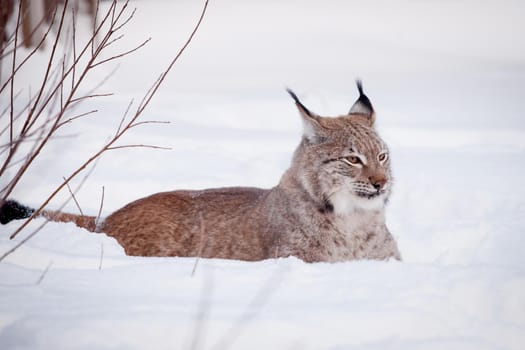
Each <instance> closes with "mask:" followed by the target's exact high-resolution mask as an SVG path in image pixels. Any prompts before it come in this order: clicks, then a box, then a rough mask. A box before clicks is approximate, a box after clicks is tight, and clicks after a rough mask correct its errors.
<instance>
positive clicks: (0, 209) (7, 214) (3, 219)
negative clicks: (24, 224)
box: [0, 200, 35, 225]
mask: <svg viewBox="0 0 525 350" xmlns="http://www.w3.org/2000/svg"><path fill="white" fill-rule="evenodd" d="M34 212H35V210H34V209H31V208H29V207H26V206H24V205H22V204H20V203H18V202H17V201H13V200H8V201H5V202H3V203H2V204H1V205H0V223H1V224H2V225H5V224H7V223H8V222H10V221H12V220H17V219H25V218H28V217H30V216H31V215H33V213H34Z"/></svg>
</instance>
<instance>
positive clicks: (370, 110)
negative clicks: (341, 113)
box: [348, 79, 374, 117]
mask: <svg viewBox="0 0 525 350" xmlns="http://www.w3.org/2000/svg"><path fill="white" fill-rule="evenodd" d="M356 84H357V90H358V91H359V98H358V99H357V101H355V103H354V105H353V106H352V108H350V112H348V114H364V115H366V116H369V117H372V116H373V114H374V107H372V103H371V102H370V99H369V98H368V96H366V95H365V93H364V92H363V83H362V82H361V80H359V79H357V80H356Z"/></svg>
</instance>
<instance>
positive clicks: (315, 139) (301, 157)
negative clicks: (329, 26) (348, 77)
mask: <svg viewBox="0 0 525 350" xmlns="http://www.w3.org/2000/svg"><path fill="white" fill-rule="evenodd" d="M357 88H358V90H359V98H358V99H357V101H356V102H355V103H354V105H353V106H352V108H351V109H350V111H349V113H348V114H345V115H341V116H338V117H321V116H319V115H317V114H315V113H313V112H311V111H309V110H308V109H307V108H306V107H305V106H304V105H303V104H302V103H301V101H299V99H298V98H297V96H296V95H295V94H294V93H293V92H292V91H290V90H288V92H289V93H290V95H291V96H292V98H293V99H294V100H295V103H296V105H297V108H298V109H299V112H300V115H301V117H302V120H303V124H304V132H303V138H302V141H301V144H300V145H299V147H298V148H297V150H296V152H295V154H294V158H293V161H292V167H291V169H290V171H291V172H292V173H293V176H294V177H295V178H296V179H297V180H298V182H299V183H300V184H301V185H302V187H303V188H304V189H305V190H306V191H307V192H308V194H309V195H310V196H311V198H312V199H313V200H314V201H316V202H317V203H318V204H319V209H320V210H321V211H334V212H335V213H336V214H346V213H350V212H352V211H354V210H356V209H365V210H380V209H382V208H383V207H384V205H385V204H386V202H387V200H388V196H389V195H390V191H391V186H392V176H391V171H390V157H389V152H388V148H387V146H386V144H385V143H384V142H383V141H382V140H381V138H380V137H379V135H378V134H377V132H376V131H375V129H374V122H375V112H374V109H373V107H372V104H371V102H370V100H369V99H368V97H367V96H366V95H365V94H364V93H363V88H362V85H361V82H360V81H357Z"/></svg>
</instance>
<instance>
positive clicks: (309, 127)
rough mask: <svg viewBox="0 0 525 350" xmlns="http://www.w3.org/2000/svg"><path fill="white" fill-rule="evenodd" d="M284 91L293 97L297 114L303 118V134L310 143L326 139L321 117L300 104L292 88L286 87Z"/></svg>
mask: <svg viewBox="0 0 525 350" xmlns="http://www.w3.org/2000/svg"><path fill="white" fill-rule="evenodd" d="M286 91H287V92H288V93H289V94H290V96H292V98H293V99H294V101H295V105H296V106H297V109H298V110H299V114H301V117H302V119H303V136H304V137H305V138H306V139H307V140H308V141H309V142H310V143H321V142H323V141H324V140H325V139H326V137H325V136H324V128H323V126H322V125H321V123H320V119H321V117H320V116H318V115H316V114H314V113H312V112H310V111H309V110H308V108H306V107H305V106H304V105H303V104H302V102H301V101H299V98H298V97H297V95H296V94H295V93H294V92H293V91H292V90H290V89H286Z"/></svg>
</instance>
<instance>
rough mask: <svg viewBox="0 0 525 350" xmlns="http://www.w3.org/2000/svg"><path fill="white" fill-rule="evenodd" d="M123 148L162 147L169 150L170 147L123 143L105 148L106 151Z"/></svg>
mask: <svg viewBox="0 0 525 350" xmlns="http://www.w3.org/2000/svg"><path fill="white" fill-rule="evenodd" d="M123 148H153V149H162V150H165V151H171V150H172V148H171V147H161V146H154V145H123V146H112V147H108V148H106V149H107V150H108V151H113V150H116V149H123Z"/></svg>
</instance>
